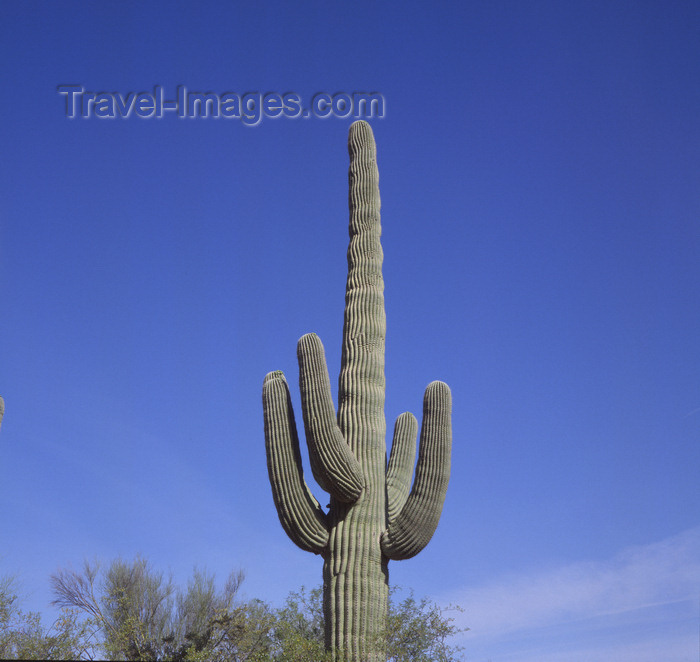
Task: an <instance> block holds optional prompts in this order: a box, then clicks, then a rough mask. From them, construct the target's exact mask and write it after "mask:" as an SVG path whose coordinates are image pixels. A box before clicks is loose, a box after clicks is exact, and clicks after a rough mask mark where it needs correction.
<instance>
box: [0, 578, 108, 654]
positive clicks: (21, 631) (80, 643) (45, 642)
mask: <svg viewBox="0 0 700 662" xmlns="http://www.w3.org/2000/svg"><path fill="white" fill-rule="evenodd" d="M16 589H17V586H16V582H15V581H14V579H13V578H11V577H4V578H2V579H1V580H0V659H4V660H18V659H19V660H91V659H93V658H94V655H95V650H94V646H93V635H94V629H93V623H92V621H91V619H82V618H81V617H80V613H79V611H78V610H74V609H63V610H61V612H60V614H59V616H58V618H57V619H56V621H55V622H54V623H53V624H52V625H51V627H49V628H48V629H46V628H44V626H43V625H42V622H41V615H40V614H38V613H36V612H24V611H23V610H22V609H20V608H19V598H18V596H17V590H16Z"/></svg>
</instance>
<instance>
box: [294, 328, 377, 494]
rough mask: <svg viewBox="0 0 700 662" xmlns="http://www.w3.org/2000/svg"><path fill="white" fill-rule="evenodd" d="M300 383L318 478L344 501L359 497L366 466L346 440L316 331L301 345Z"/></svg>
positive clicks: (300, 343)
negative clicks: (362, 465) (357, 457)
mask: <svg viewBox="0 0 700 662" xmlns="http://www.w3.org/2000/svg"><path fill="white" fill-rule="evenodd" d="M297 355H298V358H299V387H300V390H301V404H302V410H303V413H304V428H305V430H306V444H307V446H308V447H309V458H310V460H311V471H312V472H313V475H314V478H315V479H316V482H317V483H318V484H319V485H320V486H321V487H322V488H323V489H324V490H326V492H329V493H330V494H331V496H333V497H335V498H336V499H338V501H341V502H343V503H353V502H355V501H357V499H358V498H359V496H360V494H361V493H362V488H363V487H364V477H363V474H362V468H361V467H360V465H359V463H358V462H357V459H356V458H355V456H354V455H353V453H352V451H351V450H350V447H349V446H348V444H347V443H346V441H345V439H344V437H343V435H342V433H341V432H340V429H339V428H338V424H337V422H336V416H335V409H334V407H333V400H332V397H331V383H330V380H329V378H328V368H327V367H326V357H325V354H324V351H323V345H322V344H321V340H320V339H319V337H318V336H317V335H316V334H314V333H308V334H306V335H305V336H303V337H302V338H301V339H300V340H299V343H298V345H297Z"/></svg>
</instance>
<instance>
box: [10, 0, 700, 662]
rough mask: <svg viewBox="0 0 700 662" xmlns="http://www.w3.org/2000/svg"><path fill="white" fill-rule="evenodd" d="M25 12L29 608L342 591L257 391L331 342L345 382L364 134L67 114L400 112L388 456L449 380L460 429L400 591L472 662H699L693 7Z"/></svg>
mask: <svg viewBox="0 0 700 662" xmlns="http://www.w3.org/2000/svg"><path fill="white" fill-rule="evenodd" d="M0 19H1V20H0V31H1V39H0V52H1V56H2V62H3V67H2V82H3V92H4V94H3V121H2V123H1V124H0V136H1V138H2V146H3V150H2V152H3V167H2V176H1V177H0V199H2V212H1V214H0V309H1V310H2V324H0V347H2V373H1V375H0V393H1V394H2V395H3V396H4V398H5V401H6V414H5V420H4V422H3V426H2V430H0V485H1V487H0V500H1V506H0V512H2V520H1V521H2V531H3V543H2V548H1V549H0V571H2V573H15V574H18V575H19V577H20V579H21V581H22V584H23V587H24V590H25V595H26V599H25V605H26V606H27V607H29V608H32V609H37V610H41V611H43V612H45V613H50V610H49V609H48V602H49V600H50V599H51V595H50V592H49V584H48V577H49V575H50V573H51V572H53V571H54V570H56V569H57V568H58V567H60V566H70V565H72V566H74V567H77V566H79V565H80V564H81V563H82V561H83V559H85V558H88V559H92V558H100V559H103V560H106V561H108V560H110V559H112V558H115V557H117V556H122V557H125V558H133V557H134V556H135V555H136V554H142V555H143V556H145V557H147V558H148V559H150V560H151V561H152V562H153V564H154V565H155V566H156V567H160V568H162V569H171V570H172V571H173V573H174V574H175V577H176V578H177V579H178V580H179V581H182V582H184V581H185V580H186V578H187V577H188V576H189V574H190V573H191V571H192V568H193V567H194V566H195V565H197V566H198V567H200V568H207V569H208V570H210V571H212V572H216V573H217V576H219V577H220V578H222V579H223V578H224V577H225V576H226V575H227V573H228V572H229V571H230V570H233V569H237V568H243V569H244V570H245V571H246V573H247V579H246V583H245V585H244V587H245V592H246V594H247V596H248V597H259V598H262V599H264V600H268V601H270V602H272V603H274V604H280V603H281V602H282V601H283V599H284V597H285V596H286V595H287V593H288V592H289V591H291V590H294V589H297V588H298V587H299V586H301V585H306V586H315V585H318V584H319V583H320V580H321V564H320V559H318V558H317V557H315V556H313V555H311V554H308V553H305V552H302V551H300V550H299V549H297V548H296V547H295V546H294V545H293V544H292V543H291V542H290V541H289V540H288V539H287V537H286V535H285V533H284V532H283V530H282V528H281V527H280V525H279V523H278V520H277V516H276V513H275V509H274V506H273V503H272V497H271V494H270V488H269V485H268V479H267V470H266V464H265V452H264V441H263V420H262V410H261V400H260V398H261V385H262V379H263V377H264V375H265V374H266V373H267V372H269V371H271V370H275V369H281V370H284V371H285V373H286V374H287V376H288V378H289V380H290V383H292V385H294V384H295V382H296V379H297V366H296V350H295V348H296V341H297V339H298V338H299V337H300V336H301V335H303V334H304V333H307V332H309V331H315V332H316V333H318V334H319V336H320V337H321V339H322V340H323V342H324V345H325V347H326V353H327V358H328V363H329V368H330V371H331V382H332V383H333V386H334V388H335V381H336V379H337V373H338V368H339V362H340V341H341V333H342V317H343V297H344V288H345V275H346V262H345V251H346V247H347V165H348V162H347V149H346V136H347V128H348V126H349V124H350V122H351V121H352V119H353V118H346V119H340V118H327V119H320V118H314V117H310V118H308V119H302V118H297V119H290V118H285V117H282V118H277V119H272V118H264V119H263V120H262V121H261V122H260V123H259V124H258V125H257V126H245V125H244V123H242V122H241V121H238V120H236V119H230V118H229V119H224V118H219V119H213V118H207V119H204V118H197V119H180V118H177V117H175V116H174V115H166V116H165V117H163V118H161V119H158V118H140V117H138V116H136V115H133V114H132V116H130V117H129V118H127V119H124V118H117V119H101V118H98V117H95V116H92V117H90V118H75V119H68V118H66V112H65V98H64V97H63V96H61V95H60V94H59V93H58V91H57V87H58V86H59V85H66V84H76V85H80V86H82V87H83V88H84V89H85V90H86V91H93V92H99V91H108V92H113V93H119V94H121V95H124V96H127V95H128V94H129V93H134V94H135V93H138V92H142V91H146V92H148V91H152V90H153V87H154V86H156V85H159V86H162V88H163V90H164V91H165V93H166V95H167V96H169V97H171V98H174V96H175V93H176V92H175V90H176V88H177V86H178V85H184V86H186V87H187V88H188V89H190V90H194V91H200V92H205V91H213V92H215V93H217V94H223V93H225V92H236V93H239V94H244V93H246V92H253V91H255V92H261V93H265V92H277V93H280V94H282V93H285V92H295V93H297V94H298V95H300V98H302V99H304V100H305V101H306V102H308V100H309V99H311V97H312V96H313V95H314V94H316V93H319V92H327V93H336V92H345V93H350V92H355V91H361V92H380V93H381V94H382V95H383V97H384V99H385V101H386V108H385V110H386V113H385V117H383V118H381V119H379V118H374V119H372V120H370V123H371V124H372V126H373V129H374V132H375V137H376V140H377V144H378V163H379V171H380V188H381V195H382V224H383V237H382V242H383V247H384V253H385V261H384V278H385V286H386V290H385V296H386V310H387V351H386V362H387V371H386V376H387V400H386V415H387V424H388V427H389V429H391V428H392V427H393V421H394V420H395V418H396V416H397V415H398V414H400V413H401V412H402V411H405V410H411V411H413V412H414V413H417V414H420V409H421V402H422V393H423V389H424V388H425V386H426V385H427V384H428V383H429V382H430V381H432V380H433V379H442V380H444V381H446V382H447V383H448V384H449V385H450V387H451V389H452V393H453V400H454V414H453V432H454V446H453V464H452V466H453V473H452V480H451V484H450V488H449V491H448V495H447V501H446V504H445V509H444V512H443V516H442V520H441V523H440V525H439V527H438V530H437V532H436V534H435V536H434V538H433V540H432V541H431V543H430V545H429V546H428V547H427V548H426V550H425V551H424V552H422V553H421V554H420V555H419V556H418V557H416V558H415V559H412V560H409V561H404V562H398V563H392V564H391V565H390V575H391V581H392V583H396V584H400V585H402V586H406V587H411V588H413V589H414V590H415V591H416V593H417V594H418V595H428V596H430V597H432V598H434V599H436V600H438V601H440V602H441V603H443V604H447V603H449V602H457V603H459V604H461V605H462V606H464V608H465V612H464V613H463V614H461V615H459V617H458V620H459V623H460V624H462V625H463V626H465V627H469V628H470V631H469V632H468V633H467V634H466V635H465V636H464V638H463V640H462V644H463V645H464V646H465V648H466V651H465V652H466V655H467V659H469V660H473V661H474V662H487V661H488V660H491V661H492V662H506V661H510V660H513V661H518V662H530V661H531V660H532V661H534V660H537V661H538V662H549V661H551V662H576V661H577V660H581V661H582V662H658V660H660V659H664V660H665V661H668V662H686V661H688V662H690V661H692V662H695V661H696V660H697V655H698V646H699V642H698V627H699V626H700V490H698V487H697V484H698V469H699V467H700V443H699V440H700V373H699V371H698V366H699V365H700V343H698V338H699V337H700V305H699V304H700V268H699V267H698V265H699V264H700V225H699V223H700V220H699V219H700V217H699V214H700V188H699V187H698V176H699V175H700V122H699V109H700V40H698V34H699V30H700V6H698V4H697V3H694V2H681V1H678V2H667V3H661V2H648V1H638V2H623V1H619V2H595V1H594V2H589V3H578V2H568V1H564V2H554V1H550V2H465V3H459V4H458V3H437V4H432V3H430V4H429V3H417V2H409V3H400V4H399V3H392V2H378V3H369V2H356V3H351V4H347V5H341V4H340V3H321V2H303V3H279V2H270V3H264V4H260V5H257V4H256V5H253V4H252V3H207V2H204V3H197V4H189V3H181V2H173V3H163V4H161V3H148V4H141V3H134V2H120V3H110V2H105V3H89V4H88V3H81V4H77V3H74V4H63V3H53V2H48V3H37V2H22V3H11V2H6V3H3V4H2V5H1V6H0ZM293 397H294V399H295V402H296V404H297V407H298V404H299V401H298V394H297V389H296V387H294V388H293ZM308 474H309V472H308V471H307V475H308ZM308 479H309V480H311V478H310V476H309V478H308ZM314 491H315V493H316V495H317V496H318V497H319V499H322V498H323V495H322V493H321V491H320V490H318V489H317V488H316V487H314ZM322 503H325V501H322ZM660 651H661V652H660Z"/></svg>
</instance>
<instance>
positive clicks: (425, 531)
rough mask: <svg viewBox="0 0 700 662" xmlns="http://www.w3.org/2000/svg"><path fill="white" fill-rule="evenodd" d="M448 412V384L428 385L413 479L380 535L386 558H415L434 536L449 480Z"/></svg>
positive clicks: (449, 437) (449, 409)
mask: <svg viewBox="0 0 700 662" xmlns="http://www.w3.org/2000/svg"><path fill="white" fill-rule="evenodd" d="M451 410H452V396H451V394H450V389H449V387H448V386H447V384H445V383H443V382H432V383H431V384H429V385H428V388H427V389H426V390H425V397H424V399H423V425H422V428H421V434H420V447H419V450H418V464H417V466H416V479H415V481H414V483H413V488H412V489H411V494H410V495H409V497H408V500H407V501H406V504H405V505H404V507H403V508H402V510H401V512H400V513H399V515H398V517H397V518H396V519H395V520H394V522H392V523H391V524H390V525H389V527H388V528H387V529H386V531H384V533H383V534H382V539H381V546H382V553H383V554H384V555H385V556H387V557H388V558H389V559H393V560H397V561H398V560H401V559H409V558H411V557H412V556H415V555H416V554H418V552H420V551H421V550H422V549H423V548H424V547H425V546H426V545H427V544H428V542H429V541H430V539H431V538H432V536H433V533H435V529H436V528H437V524H438V521H439V519H440V513H441V512H442V505H443V503H444V501H445V494H446V493H447V484H448V482H449V480H450V451H451V447H452V423H451Z"/></svg>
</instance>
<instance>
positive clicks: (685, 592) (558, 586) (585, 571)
mask: <svg viewBox="0 0 700 662" xmlns="http://www.w3.org/2000/svg"><path fill="white" fill-rule="evenodd" d="M449 598H450V600H449V602H452V603H457V604H459V605H461V606H462V607H463V608H464V613H463V614H460V615H459V618H458V619H456V620H457V621H458V624H459V625H460V626H462V627H468V628H469V629H470V631H469V633H468V634H467V635H466V636H465V639H464V641H463V643H465V644H467V646H468V648H467V652H469V649H470V648H472V653H476V652H477V650H478V651H479V652H481V651H487V650H489V649H490V650H492V651H494V652H496V651H499V653H500V654H499V655H492V656H491V655H488V656H487V655H486V654H484V657H483V659H484V660H487V659H489V658H490V659H493V660H494V662H496V660H499V661H500V660H523V661H524V660H526V659H530V658H528V656H527V655H526V653H525V651H524V650H523V649H524V648H525V647H526V646H525V643H526V640H527V643H528V645H533V646H536V647H537V646H539V650H538V651H537V653H536V654H535V653H534V651H533V656H532V657H531V659H533V660H535V659H538V660H541V661H542V662H545V661H546V660H552V661H553V662H554V661H559V662H571V661H573V660H576V659H580V660H581V661H582V662H598V661H599V660H600V661H601V662H608V661H609V662H621V661H622V660H628V659H629V660H636V661H637V662H642V661H644V660H649V661H650V662H653V661H654V660H657V661H658V660H661V659H663V660H664V662H670V661H671V660H674V661H676V660H677V661H679V662H681V661H684V660H686V659H687V660H689V661H692V662H696V660H697V659H698V626H700V622H698V603H699V601H700V527H697V528H693V529H690V530H688V531H685V532H683V533H681V534H680V535H677V536H674V537H672V538H669V539H666V540H663V541H661V542H657V543H653V544H649V545H645V546H639V547H633V548H629V549H626V550H624V551H623V552H621V553H620V554H618V555H617V556H616V557H614V558H613V559H611V560H608V561H604V562H601V561H596V562H579V563H574V564H571V565H568V566H564V567H560V568H554V569H549V570H547V571H537V572H533V573H523V574H521V575H514V576H509V577H503V578H501V579H500V580H498V581H495V582H493V583H489V584H486V585H482V586H477V587H474V588H469V589H464V590H462V591H459V592H457V593H456V594H453V595H451V596H449ZM669 615H670V616H669ZM673 619H675V621H679V619H680V620H681V621H683V627H679V626H678V622H675V623H674V622H673ZM662 620H664V621H665V625H664V627H663V628H659V627H657V626H658V623H659V622H661V621H662ZM691 621H692V622H691ZM615 627H618V628H619V631H617V632H616V631H615ZM593 632H595V633H596V635H595V636H591V635H592V633H593ZM567 637H568V639H567ZM635 639H636V642H635ZM595 640H597V641H598V642H599V643H598V648H597V649H596V644H595V643H594V641H595ZM642 640H644V643H640V641H642ZM625 642H626V643H625ZM558 647H559V648H561V650H559V652H557V650H556V649H557V648H558ZM518 648H519V652H518V654H516V652H515V651H516V650H517V649H518ZM622 650H624V651H625V652H626V654H625V655H622V652H621V651H622ZM642 650H643V651H645V652H644V654H642V652H641V651H642ZM660 650H666V654H665V655H662V656H661V657H656V658H655V657H654V652H653V651H660ZM509 651H510V652H509ZM565 651H566V653H565ZM575 651H579V652H578V653H575ZM634 651H636V653H635V652H634ZM671 651H674V653H673V655H669V653H670V652H671ZM681 651H684V652H681ZM468 657H469V659H474V660H477V659H478V660H481V659H482V658H481V657H474V656H472V655H468Z"/></svg>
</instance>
